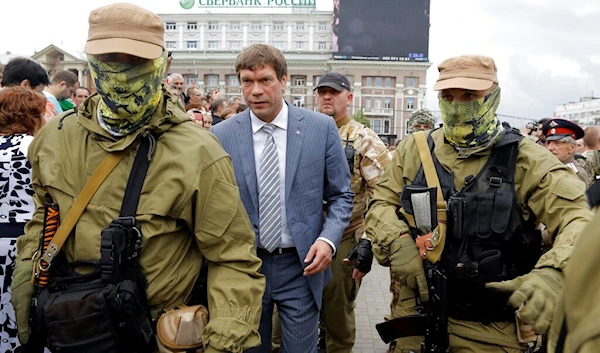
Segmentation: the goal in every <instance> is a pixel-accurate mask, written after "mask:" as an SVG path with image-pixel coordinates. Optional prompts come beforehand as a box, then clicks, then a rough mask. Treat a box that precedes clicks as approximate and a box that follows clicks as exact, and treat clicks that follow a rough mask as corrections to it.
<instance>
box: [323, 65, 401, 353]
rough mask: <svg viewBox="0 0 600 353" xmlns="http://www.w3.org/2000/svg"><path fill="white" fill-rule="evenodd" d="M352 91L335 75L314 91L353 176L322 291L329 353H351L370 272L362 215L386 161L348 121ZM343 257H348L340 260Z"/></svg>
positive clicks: (380, 147) (382, 150)
mask: <svg viewBox="0 0 600 353" xmlns="http://www.w3.org/2000/svg"><path fill="white" fill-rule="evenodd" d="M350 87H351V86H350V81H349V80H348V79H347V78H346V76H344V75H342V74H339V73H336V72H329V73H326V74H325V75H324V76H323V77H321V80H320V81H319V85H318V86H317V87H316V91H317V104H318V106H319V111H320V112H321V113H323V114H327V115H329V116H331V117H333V118H334V119H335V121H336V124H337V127H338V130H339V133H340V138H341V139H342V144H343V146H344V147H345V151H346V157H347V158H348V164H349V166H350V170H351V171H352V191H353V192H354V194H355V196H354V208H353V210H352V219H351V220H350V225H349V226H348V228H346V230H345V231H344V235H343V237H342V242H341V243H340V245H339V247H338V250H337V253H338V256H337V257H336V258H335V259H334V260H333V262H332V263H331V271H332V275H333V277H332V279H331V282H329V284H327V286H326V287H325V289H324V292H323V309H322V317H323V320H324V324H325V328H326V332H327V334H326V347H327V353H351V352H352V347H353V346H354V339H355V335H356V325H355V320H354V300H355V299H356V295H357V294H358V289H359V287H360V281H361V279H362V277H363V276H364V275H365V274H367V273H368V272H369V271H370V270H371V263H372V261H373V253H372V252H371V241H370V240H369V239H367V238H366V237H364V214H365V213H366V211H367V200H368V199H370V197H371V196H372V191H373V188H374V187H375V185H376V184H377V181H378V180H379V178H380V177H381V175H383V172H384V170H385V167H386V166H387V164H388V162H389V158H388V154H387V149H386V147H385V145H384V144H383V143H382V142H381V140H380V139H379V137H378V136H377V135H376V134H375V133H374V132H373V131H372V130H370V129H369V128H367V127H365V126H364V125H362V124H360V123H358V122H357V121H355V120H353V119H352V118H350V117H348V115H347V114H348V104H351V103H352V93H351V92H350ZM349 253H350V254H349ZM346 254H349V255H348V258H346V259H343V256H344V255H346ZM342 259H343V260H342Z"/></svg>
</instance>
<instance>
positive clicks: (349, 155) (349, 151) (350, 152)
mask: <svg viewBox="0 0 600 353" xmlns="http://www.w3.org/2000/svg"><path fill="white" fill-rule="evenodd" d="M348 139H349V136H346V147H344V153H345V154H346V160H347V161H348V166H349V167H350V173H351V174H352V173H354V156H355V155H356V149H355V148H354V147H353V146H352V145H351V144H350V141H349V140H348Z"/></svg>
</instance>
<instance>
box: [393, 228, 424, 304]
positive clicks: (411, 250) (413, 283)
mask: <svg viewBox="0 0 600 353" xmlns="http://www.w3.org/2000/svg"><path fill="white" fill-rule="evenodd" d="M390 253H391V255H390V268H391V270H392V275H393V276H394V277H395V278H396V279H397V280H398V281H399V282H400V284H401V285H403V286H406V287H408V288H410V289H411V290H413V291H416V290H418V291H419V295H420V297H421V301H423V302H427V301H429V290H428V288H427V279H426V278H425V270H424V269H423V259H421V256H419V249H418V248H417V245H416V244H415V242H414V241H413V240H412V238H411V237H410V236H409V235H406V236H401V237H400V238H398V239H396V240H394V241H393V242H392V244H390Z"/></svg>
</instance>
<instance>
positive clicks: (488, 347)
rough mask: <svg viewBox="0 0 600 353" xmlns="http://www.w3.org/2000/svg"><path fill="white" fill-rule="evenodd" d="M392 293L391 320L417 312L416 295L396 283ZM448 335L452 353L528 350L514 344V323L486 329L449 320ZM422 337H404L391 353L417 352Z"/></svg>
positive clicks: (515, 338) (484, 325)
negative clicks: (415, 307)
mask: <svg viewBox="0 0 600 353" xmlns="http://www.w3.org/2000/svg"><path fill="white" fill-rule="evenodd" d="M390 289H392V290H394V291H395V292H396V293H394V292H392V293H393V299H392V308H391V309H392V316H393V318H396V317H401V316H407V315H414V314H417V311H416V310H415V309H414V306H415V305H416V301H415V293H414V292H413V291H412V290H410V289H408V288H406V287H404V286H402V285H401V284H400V283H398V282H397V281H392V288H390ZM448 333H449V338H450V347H451V349H452V353H478V352H491V353H522V352H526V351H527V347H526V346H523V345H521V344H519V343H518V342H517V331H516V326H515V323H514V322H492V323H490V324H489V325H486V324H483V323H480V322H475V321H462V320H455V319H452V318H450V319H449V320H448ZM422 341H423V337H405V338H399V339H397V340H396V349H395V350H394V353H410V352H420V351H421V342H422Z"/></svg>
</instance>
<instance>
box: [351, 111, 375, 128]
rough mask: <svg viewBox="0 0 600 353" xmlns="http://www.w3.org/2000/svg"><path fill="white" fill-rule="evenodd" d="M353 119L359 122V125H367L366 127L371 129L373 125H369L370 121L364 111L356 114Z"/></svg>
mask: <svg viewBox="0 0 600 353" xmlns="http://www.w3.org/2000/svg"><path fill="white" fill-rule="evenodd" d="M352 119H354V120H356V121H358V122H359V123H361V124H363V125H365V126H366V127H368V128H370V127H371V124H370V123H369V119H367V117H366V116H365V113H363V110H362V109H361V110H359V111H357V112H356V113H354V115H353V116H352Z"/></svg>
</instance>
